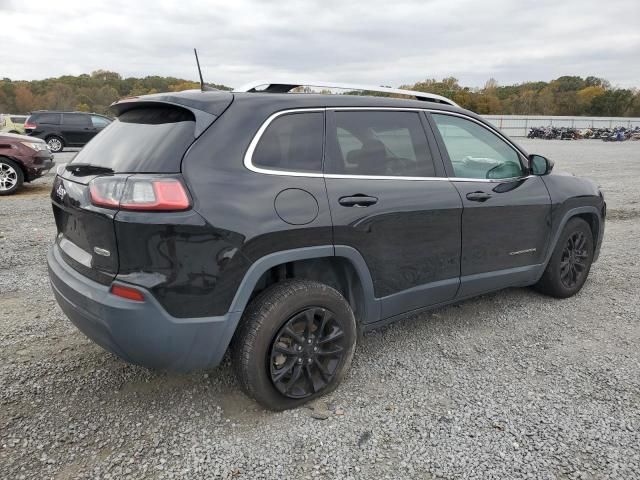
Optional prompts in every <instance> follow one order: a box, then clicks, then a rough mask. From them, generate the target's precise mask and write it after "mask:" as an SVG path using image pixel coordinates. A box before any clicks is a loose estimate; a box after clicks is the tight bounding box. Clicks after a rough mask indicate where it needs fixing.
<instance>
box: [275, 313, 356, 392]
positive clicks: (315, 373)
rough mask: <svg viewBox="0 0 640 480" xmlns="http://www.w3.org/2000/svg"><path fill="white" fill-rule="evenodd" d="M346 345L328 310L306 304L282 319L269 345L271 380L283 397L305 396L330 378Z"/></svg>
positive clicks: (337, 366)
mask: <svg viewBox="0 0 640 480" xmlns="http://www.w3.org/2000/svg"><path fill="white" fill-rule="evenodd" d="M346 347H347V346H346V335H345V333H344V330H343V329H342V326H341V325H340V323H339V322H338V321H337V320H336V317H335V314H334V313H333V312H332V311H331V310H328V309H326V308H322V307H309V308H306V309H304V310H302V311H300V312H298V313H296V314H295V315H293V316H291V317H290V318H289V319H288V320H287V321H286V323H285V324H284V326H283V327H282V328H281V329H280V331H279V332H278V334H277V335H276V337H275V339H274V341H273V343H272V345H271V351H270V359H269V365H270V373H271V381H272V382H273V384H274V385H275V387H276V388H277V389H278V391H279V392H280V393H281V394H283V395H284V396H286V397H289V398H305V397H309V396H311V395H313V394H314V393H316V392H319V391H320V390H322V389H323V388H325V387H326V386H327V385H328V384H329V383H330V382H331V381H332V380H333V378H334V377H335V375H336V374H337V373H338V369H339V368H340V365H341V364H342V360H343V356H344V354H345V352H346V349H347V348H346Z"/></svg>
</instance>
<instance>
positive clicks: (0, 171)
mask: <svg viewBox="0 0 640 480" xmlns="http://www.w3.org/2000/svg"><path fill="white" fill-rule="evenodd" d="M17 183H18V172H16V170H15V168H13V167H12V166H11V165H8V164H6V163H0V190H2V191H8V190H11V189H12V188H14V187H15V186H16V184H17Z"/></svg>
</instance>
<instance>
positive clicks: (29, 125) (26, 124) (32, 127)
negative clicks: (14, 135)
mask: <svg viewBox="0 0 640 480" xmlns="http://www.w3.org/2000/svg"><path fill="white" fill-rule="evenodd" d="M37 126H38V125H36V124H35V123H33V122H29V121H27V122H24V128H28V129H29V130H35V129H36V127H37Z"/></svg>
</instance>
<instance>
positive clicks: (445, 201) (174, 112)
mask: <svg viewBox="0 0 640 480" xmlns="http://www.w3.org/2000/svg"><path fill="white" fill-rule="evenodd" d="M300 85H309V84H302V83H299V82H290V83H286V84H283V83H267V84H264V83H263V85H262V86H263V87H264V88H262V89H261V90H260V91H257V90H258V89H257V87H259V86H260V84H259V83H256V84H251V85H248V86H247V87H245V88H242V89H239V90H236V91H234V92H211V91H188V92H181V93H166V94H154V95H147V96H142V97H138V98H129V99H125V100H122V101H119V102H116V103H115V104H114V105H113V106H112V108H113V110H114V112H115V114H116V117H117V119H116V120H115V121H114V122H113V123H112V124H111V125H110V126H109V127H108V128H106V129H105V130H104V132H103V133H102V134H101V135H100V136H98V137H96V138H95V139H94V140H93V141H91V142H90V143H89V144H88V145H87V146H86V148H85V149H84V150H82V151H81V152H80V153H79V154H78V155H77V156H76V157H75V159H74V160H73V161H72V162H71V163H69V164H68V165H66V167H63V168H60V167H59V169H58V173H57V176H56V179H55V182H54V185H53V190H52V193H51V200H52V202H53V213H54V216H55V220H56V224H57V229H58V235H57V238H56V241H55V243H54V245H53V246H52V248H51V250H50V251H49V254H48V264H49V275H50V279H51V284H52V287H53V291H54V293H55V296H56V298H57V301H58V303H59V305H60V306H61V308H62V309H63V311H64V312H65V313H66V315H67V316H68V317H69V319H70V320H71V321H72V322H73V323H74V324H75V325H76V326H77V327H78V328H79V329H80V330H81V331H82V332H84V333H85V334H86V335H87V336H88V337H90V338H91V339H93V340H94V341H95V342H96V343H98V344H99V345H101V346H102V347H104V348H105V349H107V350H109V351H111V352H113V353H115V354H116V355H118V356H119V357H121V358H122V359H124V360H126V361H128V362H132V363H136V364H140V365H145V366H148V367H151V368H161V369H164V368H167V369H177V370H182V371H185V370H192V369H198V368H208V367H213V366H216V365H218V364H219V362H220V361H221V359H222V358H223V355H224V354H225V352H226V351H227V349H228V348H229V349H230V352H231V361H232V364H233V368H234V369H235V371H236V373H237V377H238V380H239V384H240V386H241V387H242V389H243V390H244V391H245V392H246V393H247V394H248V395H250V396H251V397H252V398H254V399H255V400H257V401H258V402H259V403H261V404H262V405H264V406H266V407H267V408H270V409H276V410H280V409H286V408H291V407H295V406H297V405H299V404H301V403H304V402H306V401H308V400H310V399H312V398H315V397H317V396H319V395H322V394H324V393H326V392H328V391H330V390H331V389H333V388H335V387H336V385H337V384H338V383H339V382H340V380H341V379H342V378H343V377H344V375H345V373H346V371H347V369H348V368H349V365H350V363H351V359H352V357H353V354H354V349H355V345H356V339H357V337H358V333H359V332H362V331H366V330H369V329H373V328H376V327H379V326H380V325H383V324H385V323H388V322H391V321H393V320H396V319H398V318H401V317H403V316H406V315H407V314H408V313H413V312H416V311H419V310H421V309H428V308H434V307H438V306H442V305H446V304H449V303H452V302H457V301H460V300H463V299H466V298H470V297H473V296H476V295H480V294H484V293H487V292H491V291H495V290H499V289H502V288H505V287H514V286H516V287H524V286H529V285H533V286H535V287H536V288H537V289H538V290H540V291H541V292H544V293H546V294H549V295H552V296H555V297H560V298H563V297H569V296H571V295H574V294H575V293H576V292H578V291H579V290H580V288H581V287H582V286H583V284H584V282H585V280H586V278H587V275H588V273H589V269H590V267H591V264H592V262H593V261H595V260H596V258H597V257H598V252H599V249H600V245H601V242H602V237H603V232H604V221H605V208H606V207H605V202H604V199H603V196H602V193H601V192H600V191H599V189H598V187H597V186H596V185H595V184H594V183H593V182H591V181H589V180H585V179H581V178H577V177H574V176H570V175H562V174H557V173H554V172H553V173H552V167H553V163H552V162H551V161H550V160H548V159H546V158H544V157H541V156H538V155H528V154H527V152H525V151H524V150H523V149H522V148H521V147H520V146H518V145H517V144H516V143H515V142H513V141H512V140H510V139H509V138H507V137H506V136H505V135H503V134H502V133H501V132H500V131H499V130H497V129H496V128H495V127H494V126H493V125H491V124H489V123H487V122H486V121H485V120H483V119H482V118H481V117H479V116H477V115H475V114H474V113H472V112H469V111H466V110H463V109H461V108H459V107H458V106H457V105H456V104H455V103H453V102H452V101H450V100H448V99H446V98H443V97H439V96H437V95H433V94H429V93H422V92H411V91H406V90H396V89H388V88H375V87H373V88H372V87H359V88H361V89H364V90H378V91H383V92H385V93H387V94H403V95H406V96H411V97H413V98H414V99H406V98H394V97H390V96H388V97H373V96H361V95H316V94H304V93H302V94H296V93H287V92H289V91H290V90H292V89H294V88H295V87H298V86H300ZM322 85H326V86H328V87H336V86H341V87H343V88H344V87H347V88H351V87H350V86H345V85H339V84H328V85H327V84H322Z"/></svg>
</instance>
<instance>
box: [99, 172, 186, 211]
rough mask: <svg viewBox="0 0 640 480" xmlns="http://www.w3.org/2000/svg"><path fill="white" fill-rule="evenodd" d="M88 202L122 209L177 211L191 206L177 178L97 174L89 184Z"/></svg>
mask: <svg viewBox="0 0 640 480" xmlns="http://www.w3.org/2000/svg"><path fill="white" fill-rule="evenodd" d="M89 192H90V195H91V203H93V204H94V205H97V206H100V207H107V208H120V209H123V210H140V211H147V210H158V211H163V212H167V211H180V210H187V209H189V207H190V206H191V202H190V201H189V196H188V195H187V190H186V189H185V187H184V185H183V184H182V182H181V181H180V180H178V179H177V178H158V177H151V178H147V177H134V176H130V177H128V178H123V177H97V178H95V179H93V180H92V181H91V184H90V185H89Z"/></svg>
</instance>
